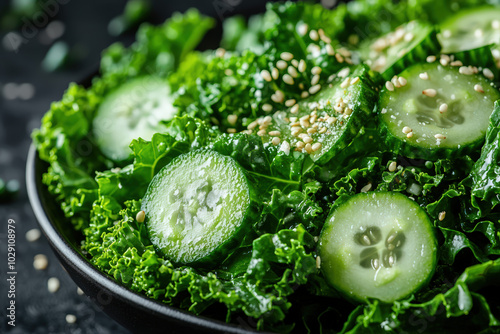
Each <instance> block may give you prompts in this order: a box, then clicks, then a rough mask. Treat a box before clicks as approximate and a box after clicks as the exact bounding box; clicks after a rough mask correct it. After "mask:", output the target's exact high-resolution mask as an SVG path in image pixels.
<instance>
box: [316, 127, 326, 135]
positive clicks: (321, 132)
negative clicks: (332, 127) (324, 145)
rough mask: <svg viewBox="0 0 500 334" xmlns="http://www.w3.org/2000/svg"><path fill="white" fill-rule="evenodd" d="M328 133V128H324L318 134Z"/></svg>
mask: <svg viewBox="0 0 500 334" xmlns="http://www.w3.org/2000/svg"><path fill="white" fill-rule="evenodd" d="M325 132H326V128H325V127H322V128H321V129H319V131H318V133H320V134H323V133H325Z"/></svg>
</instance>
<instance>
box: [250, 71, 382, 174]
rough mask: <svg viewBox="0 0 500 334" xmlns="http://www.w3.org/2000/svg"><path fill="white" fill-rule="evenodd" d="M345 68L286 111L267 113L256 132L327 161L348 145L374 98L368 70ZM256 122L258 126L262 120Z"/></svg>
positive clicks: (290, 148) (370, 110)
mask: <svg viewBox="0 0 500 334" xmlns="http://www.w3.org/2000/svg"><path fill="white" fill-rule="evenodd" d="M348 71H349V69H345V70H343V73H340V72H339V73H340V74H341V76H340V77H338V78H337V79H336V81H335V82H334V83H333V85H332V86H331V87H327V88H324V89H323V90H321V91H320V92H319V93H318V94H316V95H313V96H311V97H309V98H307V99H305V100H303V101H301V102H298V103H297V104H295V105H294V106H292V107H291V108H290V109H289V110H288V111H283V112H277V113H275V114H274V116H273V118H271V117H268V118H267V121H268V122H269V125H268V126H265V127H264V130H265V131H262V132H260V133H258V134H260V135H262V136H263V140H264V141H266V142H267V141H269V142H271V143H274V144H275V145H278V144H281V145H282V148H283V143H284V142H286V143H287V144H285V146H286V145H289V147H288V150H296V151H300V152H304V153H308V154H309V156H310V158H311V159H312V160H313V161H314V162H316V163H317V164H324V163H326V162H328V161H329V160H330V159H332V157H334V156H335V155H336V154H337V153H338V152H339V151H341V150H342V149H343V148H345V147H346V146H347V145H349V143H350V142H351V140H352V139H353V138H354V137H355V136H356V135H357V133H358V132H359V130H360V129H361V127H362V126H363V124H364V123H365V122H366V121H367V120H368V119H369V117H370V114H371V113H372V111H373V108H374V105H375V102H376V96H377V93H376V91H375V89H374V87H375V84H374V83H373V82H372V79H371V78H370V77H369V74H368V71H369V70H368V69H367V68H366V67H360V68H358V69H356V70H355V71H354V72H353V73H352V74H351V75H347V73H348ZM341 72H342V71H341ZM258 122H259V121H257V123H258ZM260 123H261V124H260V127H261V128H262V123H264V125H265V123H266V121H265V120H263V121H260ZM253 126H254V125H252V126H251V127H253ZM288 150H287V151H288Z"/></svg>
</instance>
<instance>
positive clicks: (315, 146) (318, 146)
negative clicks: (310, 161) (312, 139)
mask: <svg viewBox="0 0 500 334" xmlns="http://www.w3.org/2000/svg"><path fill="white" fill-rule="evenodd" d="M311 149H312V150H313V152H316V151H318V150H320V149H321V143H314V144H313V145H312V147H311Z"/></svg>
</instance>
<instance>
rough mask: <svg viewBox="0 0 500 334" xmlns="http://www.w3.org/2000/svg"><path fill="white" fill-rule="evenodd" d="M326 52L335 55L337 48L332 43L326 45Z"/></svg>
mask: <svg viewBox="0 0 500 334" xmlns="http://www.w3.org/2000/svg"><path fill="white" fill-rule="evenodd" d="M326 53H327V54H328V55H329V56H333V55H335V49H334V48H333V46H331V44H327V45H326Z"/></svg>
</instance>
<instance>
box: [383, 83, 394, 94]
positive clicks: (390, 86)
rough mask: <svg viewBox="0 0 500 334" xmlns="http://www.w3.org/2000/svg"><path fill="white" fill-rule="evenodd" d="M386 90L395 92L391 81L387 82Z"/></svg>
mask: <svg viewBox="0 0 500 334" xmlns="http://www.w3.org/2000/svg"><path fill="white" fill-rule="evenodd" d="M385 88H387V89H388V90H389V91H391V92H393V91H394V85H393V84H392V82H390V81H386V83H385Z"/></svg>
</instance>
